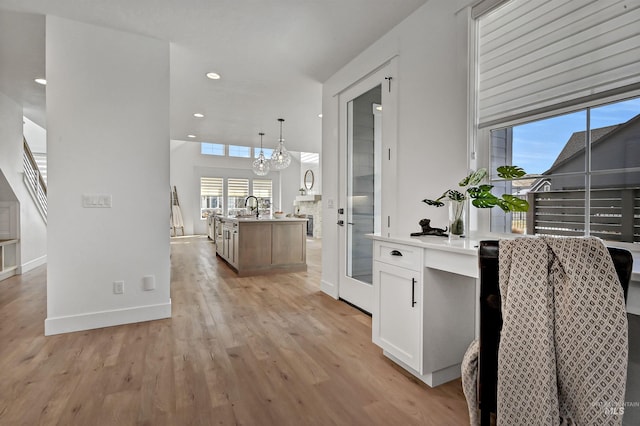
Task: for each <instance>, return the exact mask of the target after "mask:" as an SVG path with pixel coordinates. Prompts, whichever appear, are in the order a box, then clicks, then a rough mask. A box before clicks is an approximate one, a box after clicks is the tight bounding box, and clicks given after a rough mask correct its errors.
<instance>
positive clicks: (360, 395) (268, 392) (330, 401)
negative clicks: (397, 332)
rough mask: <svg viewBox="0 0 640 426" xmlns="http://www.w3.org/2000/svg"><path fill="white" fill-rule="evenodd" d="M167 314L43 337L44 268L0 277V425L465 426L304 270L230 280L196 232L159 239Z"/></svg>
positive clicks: (313, 269)
mask: <svg viewBox="0 0 640 426" xmlns="http://www.w3.org/2000/svg"><path fill="white" fill-rule="evenodd" d="M171 256H172V257H171V263H172V285H171V286H172V287H171V296H172V304H173V306H172V309H173V317H172V318H171V319H170V320H169V319H167V320H160V321H153V322H146V323H139V324H132V325H126V326H120V327H110V328H105V329H98V330H91V331H85V332H77V333H71V334H65V335H58V336H51V337H44V335H43V321H44V318H45V314H46V303H45V297H46V294H45V278H46V269H45V268H44V267H41V268H38V269H36V270H34V271H32V272H30V273H28V274H25V275H22V276H17V277H13V278H10V279H8V280H5V281H3V282H2V283H0V324H1V325H0V342H2V344H1V345H0V381H1V382H2V383H3V387H2V390H1V391H0V424H14V423H17V422H19V423H24V424H68V425H74V424H78V425H79V424H99V425H103V424H114V425H115V424H117V425H132V424H153V425H169V424H172V425H182V424H203V425H208V424H246V425H287V424H291V425H301V424H305V425H314V424H317V425H327V424H343V425H360V424H361V425H375V424H378V425H391V424H403V425H411V424H415V425H429V424H433V425H464V424H467V422H468V420H467V412H466V404H465V402H464V399H463V395H462V391H461V387H460V382H459V381H453V382H451V383H448V384H446V385H443V386H440V387H438V388H435V389H430V388H428V387H427V386H426V385H424V384H423V383H421V382H418V381H416V380H415V379H413V378H411V377H409V376H408V375H407V374H406V373H405V372H404V371H403V370H401V369H400V368H398V367H396V366H395V365H394V364H393V363H392V362H390V361H389V360H387V359H386V358H384V357H383V356H382V353H381V350H380V349H379V348H378V347H377V346H375V345H373V343H372V342H371V319H370V318H369V317H368V316H366V315H364V314H362V313H361V312H360V311H358V310H356V309H354V308H351V307H350V306H348V305H347V304H345V303H342V302H338V301H336V300H334V299H332V298H330V297H329V296H327V295H325V294H324V293H321V292H320V290H319V289H320V240H308V254H307V261H308V264H309V268H308V271H307V272H302V273H292V274H279V275H270V276H261V277H247V278H237V277H236V276H235V274H234V273H233V272H232V271H231V269H230V268H229V267H227V266H226V265H225V264H224V263H223V262H221V261H219V260H218V259H216V257H215V252H214V247H213V245H212V244H211V242H210V241H209V240H208V239H206V238H205V237H184V238H182V237H181V238H173V239H172V241H171Z"/></svg>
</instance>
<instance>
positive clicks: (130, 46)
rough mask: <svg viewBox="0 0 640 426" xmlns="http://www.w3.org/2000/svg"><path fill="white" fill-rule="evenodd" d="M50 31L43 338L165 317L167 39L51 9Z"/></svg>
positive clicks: (167, 264) (167, 261) (168, 302)
mask: <svg viewBox="0 0 640 426" xmlns="http://www.w3.org/2000/svg"><path fill="white" fill-rule="evenodd" d="M46 35H47V47H46V63H47V73H46V74H47V82H48V84H47V154H48V162H49V164H48V166H49V167H48V168H49V177H48V179H49V223H48V225H49V241H48V253H49V262H48V263H49V265H48V268H47V319H46V321H45V334H48V335H49V334H56V333H64V332H71V331H76V330H85V329H91V328H98V327H105V326H111V325H117V324H125V323H132V322H139V321H146V320H152V319H157V318H166V317H170V316H171V299H170V293H169V284H170V283H169V279H170V276H169V271H170V259H169V203H168V188H169V44H168V43H166V42H161V41H158V40H154V39H150V38H147V37H143V36H139V35H134V34H129V33H123V32H119V31H114V30H110V29H105V28H101V27H97V26H93V25H88V24H83V23H79V22H75V21H71V20H67V19H62V18H58V17H54V16H48V17H47V25H46ZM83 194H108V195H111V197H112V207H111V208H83V207H82V204H81V200H82V195H83ZM145 276H153V277H154V279H155V290H153V291H144V290H143V286H142V283H143V277H145ZM114 281H124V294H114V292H113V282H114Z"/></svg>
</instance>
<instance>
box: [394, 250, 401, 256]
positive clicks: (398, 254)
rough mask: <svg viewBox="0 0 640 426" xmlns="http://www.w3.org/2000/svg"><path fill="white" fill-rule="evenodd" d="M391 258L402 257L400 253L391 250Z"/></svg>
mask: <svg viewBox="0 0 640 426" xmlns="http://www.w3.org/2000/svg"><path fill="white" fill-rule="evenodd" d="M391 256H402V252H400V251H399V250H391Z"/></svg>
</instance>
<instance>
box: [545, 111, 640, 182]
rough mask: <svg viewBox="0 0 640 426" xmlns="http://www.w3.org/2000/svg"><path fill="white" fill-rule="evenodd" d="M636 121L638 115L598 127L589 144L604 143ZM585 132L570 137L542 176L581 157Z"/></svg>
mask: <svg viewBox="0 0 640 426" xmlns="http://www.w3.org/2000/svg"><path fill="white" fill-rule="evenodd" d="M636 121H640V114H638V115H636V116H635V117H633V118H631V119H630V120H629V121H627V122H625V123H622V124H615V125H613V126H607V127H600V128H598V129H593V130H591V144H592V145H593V144H596V143H601V142H604V141H606V140H608V139H610V138H611V137H613V136H614V135H615V134H616V133H618V132H619V131H620V130H621V129H623V128H625V127H628V126H630V125H631V124H633V123H635V122H636ZM586 133H587V132H586V131H584V132H575V133H574V134H572V135H571V137H570V138H569V140H568V141H567V143H566V144H565V146H564V148H562V151H560V154H558V157H557V158H556V161H554V162H553V165H551V168H549V170H547V171H546V172H544V173H542V174H543V175H548V174H551V173H552V172H553V171H554V170H555V169H556V168H557V167H559V166H561V165H562V164H565V163H566V162H568V161H569V160H571V159H573V158H575V157H576V156H578V155H582V154H583V153H584V148H585V140H586Z"/></svg>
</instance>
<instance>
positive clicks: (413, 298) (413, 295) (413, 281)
mask: <svg viewBox="0 0 640 426" xmlns="http://www.w3.org/2000/svg"><path fill="white" fill-rule="evenodd" d="M414 306H416V279H415V278H411V307H412V308H413V307H414Z"/></svg>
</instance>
